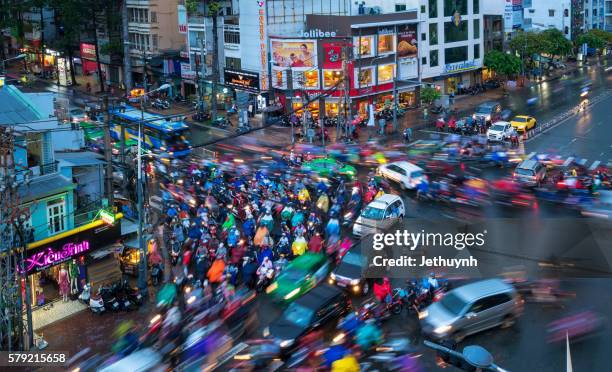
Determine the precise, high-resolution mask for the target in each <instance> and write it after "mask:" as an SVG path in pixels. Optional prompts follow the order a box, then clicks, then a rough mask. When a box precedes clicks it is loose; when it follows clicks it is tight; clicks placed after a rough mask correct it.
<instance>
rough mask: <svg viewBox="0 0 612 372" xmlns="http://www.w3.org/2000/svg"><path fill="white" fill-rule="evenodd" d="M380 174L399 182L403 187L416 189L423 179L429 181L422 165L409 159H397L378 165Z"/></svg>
mask: <svg viewBox="0 0 612 372" xmlns="http://www.w3.org/2000/svg"><path fill="white" fill-rule="evenodd" d="M378 174H380V175H381V176H383V177H384V178H386V179H388V180H391V181H395V182H397V183H399V185H400V187H401V188H402V189H410V190H412V189H415V188H416V187H417V185H418V184H419V183H421V181H422V180H425V181H427V176H425V172H424V171H423V169H421V168H420V167H417V166H416V165H414V164H412V163H409V162H407V161H396V162H393V163H389V164H384V165H381V166H379V167H378Z"/></svg>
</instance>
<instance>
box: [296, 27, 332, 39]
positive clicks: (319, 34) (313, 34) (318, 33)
mask: <svg viewBox="0 0 612 372" xmlns="http://www.w3.org/2000/svg"><path fill="white" fill-rule="evenodd" d="M302 36H304V37H307V38H313V39H314V38H318V39H321V38H324V37H336V32H335V31H323V30H321V29H319V28H316V29H314V30H308V31H303V32H302Z"/></svg>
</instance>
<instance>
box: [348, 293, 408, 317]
mask: <svg viewBox="0 0 612 372" xmlns="http://www.w3.org/2000/svg"><path fill="white" fill-rule="evenodd" d="M402 308H403V304H402V301H401V299H399V298H397V297H396V298H392V299H391V302H390V303H379V302H377V301H376V300H372V301H368V302H366V303H365V304H364V305H363V306H362V307H361V308H360V309H359V311H358V315H357V316H358V317H359V319H361V320H362V321H365V320H368V319H376V320H377V321H384V320H387V319H389V318H391V316H392V315H397V314H400V313H401V312H402Z"/></svg>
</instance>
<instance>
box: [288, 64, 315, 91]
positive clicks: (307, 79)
mask: <svg viewBox="0 0 612 372" xmlns="http://www.w3.org/2000/svg"><path fill="white" fill-rule="evenodd" d="M292 72H293V88H302V89H319V70H308V71H300V70H295V69H293V71H292Z"/></svg>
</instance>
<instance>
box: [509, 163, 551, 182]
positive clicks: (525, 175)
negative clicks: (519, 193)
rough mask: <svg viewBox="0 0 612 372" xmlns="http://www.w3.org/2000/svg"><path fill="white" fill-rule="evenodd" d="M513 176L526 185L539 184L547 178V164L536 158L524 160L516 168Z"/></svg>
mask: <svg viewBox="0 0 612 372" xmlns="http://www.w3.org/2000/svg"><path fill="white" fill-rule="evenodd" d="M512 178H513V179H514V180H515V181H517V182H520V183H522V184H524V185H526V186H538V185H540V184H541V183H542V182H543V181H544V180H545V179H546V166H545V165H544V164H542V163H541V162H539V161H537V160H535V159H527V160H523V161H522V162H521V163H519V165H517V166H516V169H514V173H513V175H512Z"/></svg>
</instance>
